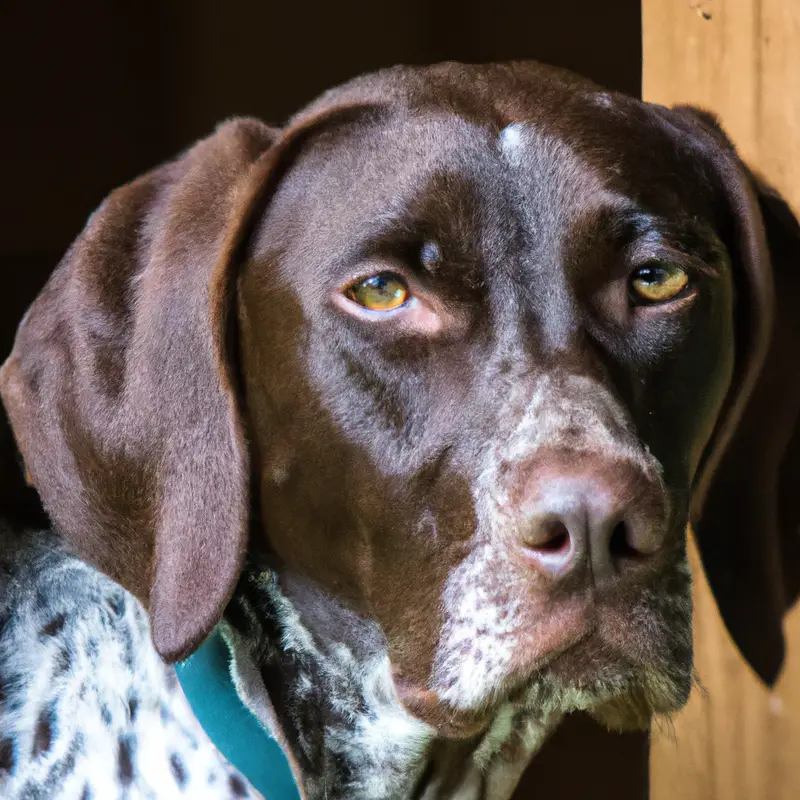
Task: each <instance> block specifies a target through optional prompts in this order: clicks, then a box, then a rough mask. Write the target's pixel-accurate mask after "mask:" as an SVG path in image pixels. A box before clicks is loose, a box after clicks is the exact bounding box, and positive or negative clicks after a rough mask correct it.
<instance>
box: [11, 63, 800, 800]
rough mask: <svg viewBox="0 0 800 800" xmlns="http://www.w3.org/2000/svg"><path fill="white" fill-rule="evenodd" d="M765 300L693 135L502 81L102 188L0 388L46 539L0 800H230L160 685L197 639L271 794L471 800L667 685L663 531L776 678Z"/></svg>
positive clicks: (490, 68) (788, 232)
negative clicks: (274, 753) (564, 728)
mask: <svg viewBox="0 0 800 800" xmlns="http://www.w3.org/2000/svg"><path fill="white" fill-rule="evenodd" d="M798 302H800V232H799V229H798V225H797V221H796V219H795V218H794V216H793V215H792V213H791V211H790V210H789V207H788V206H787V205H786V203H785V202H784V201H783V200H782V199H781V198H780V197H779V196H778V195H777V194H776V193H775V192H774V191H773V190H772V189H771V188H769V187H768V186H766V184H764V182H763V181H762V180H761V179H760V178H758V177H757V176H755V175H754V174H753V173H752V172H751V171H750V170H749V169H748V168H747V167H746V166H745V165H744V164H743V162H742V161H741V160H740V158H739V157H738V155H737V153H736V151H735V149H734V147H733V145H732V144H731V143H730V141H729V140H728V138H727V137H726V135H725V134H724V132H723V130H722V128H721V127H720V125H719V123H718V122H717V120H716V119H715V118H714V117H713V116H712V115H711V114H709V113H707V112H705V111H702V110H698V109H695V108H692V107H676V108H672V109H667V108H664V107H661V106H656V105H650V104H647V103H644V102H641V101H639V100H637V99H633V98H630V97H627V96H623V95H620V94H616V93H613V92H608V91H605V90H603V89H602V88H600V87H598V86H596V85H594V84H592V83H591V82H589V81H587V80H585V79H583V78H580V77H578V76H575V75H572V74H571V73H568V72H565V71H562V70H559V69H555V68H549V67H545V66H542V65H539V64H536V63H533V62H519V63H509V64H499V65H480V66H470V65H462V64H454V63H447V64H441V65H436V66H431V67H424V68H423V67H414V68H412V67H398V68H392V69H387V70H384V71H381V72H378V73H375V74H371V75H368V76H365V77H360V78H357V79H355V80H353V81H351V82H349V83H347V84H345V85H343V86H341V87H339V88H337V89H334V90H332V91H330V92H328V93H326V94H324V95H323V96H322V97H321V98H319V99H318V100H316V101H314V102H312V103H311V104H310V105H309V106H308V107H306V108H305V109H304V110H303V111H301V112H300V113H299V114H297V115H296V116H295V117H294V118H293V119H292V120H290V121H289V123H288V124H287V125H286V126H285V127H283V128H272V127H269V126H267V125H265V124H264V123H262V122H260V121H258V120H254V119H235V120H232V121H229V122H227V123H225V124H223V125H221V126H220V127H219V128H218V129H217V130H216V132H214V133H213V134H212V135H211V136H210V137H209V138H207V139H205V140H203V141H201V142H199V143H198V144H196V145H195V146H194V147H192V148H191V149H190V150H188V151H187V152H185V153H184V154H183V155H181V156H180V157H178V158H177V159H176V160H175V161H173V162H171V163H169V164H167V165H165V166H162V167H160V168H158V169H156V170H155V171H153V172H151V173H149V174H147V175H145V176H143V177H141V178H139V179H138V180H136V181H134V182H133V183H131V184H129V185H127V186H124V187H122V188H120V189H117V190H116V191H115V192H113V193H112V194H111V195H110V196H109V197H108V198H107V199H106V200H105V202H104V203H103V204H102V205H101V206H100V207H99V209H98V210H97V211H96V212H95V213H94V214H93V215H92V216H91V218H90V219H89V221H88V223H87V225H86V228H85V230H84V231H83V233H82V234H81V235H80V237H79V238H78V239H77V241H76V242H75V243H74V244H73V245H72V247H71V249H70V250H69V252H68V253H67V255H66V256H65V258H64V260H63V261H62V263H61V264H60V266H59V267H58V269H57V270H56V271H55V273H54V274H53V275H52V277H51V279H50V281H49V282H48V284H47V286H46V287H45V288H44V290H43V291H42V293H41V294H40V296H39V297H38V298H37V299H36V301H35V302H34V304H33V306H32V307H31V308H30V310H29V311H28V313H27V314H26V316H25V318H24V319H23V321H22V323H21V325H20V328H19V331H18V335H17V339H16V342H15V345H14V349H13V352H12V353H11V355H10V357H9V358H8V360H7V361H6V363H5V365H4V366H3V368H2V374H1V375H0V389H1V391H2V398H3V401H4V404H5V406H6V408H7V411H8V414H9V419H10V421H11V424H12V427H13V430H14V434H15V437H16V440H17V443H18V446H19V450H20V452H21V455H22V458H23V460H24V464H25V468H26V470H27V473H28V475H29V476H30V480H31V482H32V484H33V485H34V486H35V488H36V489H37V491H38V492H39V494H40V496H41V499H42V501H43V503H44V506H45V508H46V510H47V512H48V514H49V515H50V517H51V518H52V521H53V526H54V529H55V531H56V533H57V537H58V538H57V540H56V539H53V538H52V536H50V535H47V534H44V535H40V536H39V537H36V536H34V537H33V540H32V542H33V543H30V544H27V545H25V546H23V547H22V548H21V552H22V553H23V554H25V555H24V556H20V557H18V558H17V559H16V561H15V562H14V563H15V564H16V566H15V567H9V568H8V571H7V575H8V576H9V577H7V579H6V583H7V586H6V596H7V597H10V598H11V600H10V601H8V602H7V603H6V606H5V608H6V611H7V613H8V614H11V615H12V616H11V617H10V622H9V623H8V624H7V626H6V628H4V633H3V636H4V639H3V640H2V642H0V647H1V648H2V649H0V655H1V657H2V660H0V671H3V670H5V671H8V670H9V669H10V667H9V664H11V663H12V662H13V664H22V665H24V668H22V669H16V670H15V672H14V675H15V676H16V677H15V679H14V681H13V686H9V685H8V681H7V680H6V682H5V684H4V686H5V689H4V693H5V698H6V700H5V704H6V705H5V706H4V711H3V716H1V717H0V725H2V726H3V737H5V740H7V741H11V742H12V744H13V747H12V745H8V746H7V747H6V756H5V761H6V778H5V779H6V781H7V782H8V783H7V786H9V787H13V788H12V789H9V790H8V792H7V793H6V794H4V796H12V797H23V796H24V797H29V796H30V797H33V796H48V797H72V796H75V797H86V798H88V797H111V796H116V795H115V794H114V792H118V793H120V796H131V797H159V798H160V797H171V796H173V794H175V795H176V796H179V794H180V792H181V791H185V790H186V782H191V781H195V783H194V784H191V785H192V786H197V787H199V786H200V783H201V782H202V780H206V778H208V780H207V781H206V782H207V783H208V785H209V786H211V785H213V786H216V787H218V791H219V792H220V794H219V795H212V796H215V797H216V796H220V797H225V796H236V795H237V793H241V792H249V791H250V789H249V788H248V787H247V785H246V782H245V781H244V779H243V778H242V777H241V776H239V775H238V774H237V773H236V772H235V771H234V770H231V768H230V767H228V766H227V765H226V764H225V763H224V760H222V759H221V757H220V756H218V755H216V754H215V752H214V751H213V747H212V746H211V745H209V744H207V743H206V741H205V739H204V738H203V735H202V731H200V730H198V728H197V725H196V724H195V723H194V722H193V720H192V719H191V714H190V713H189V712H188V711H187V710H186V709H185V708H183V705H182V704H183V703H184V701H183V699H182V697H181V695H180V692H178V691H176V690H175V688H174V680H172V679H171V678H170V677H169V676H170V674H171V667H169V666H167V665H169V664H172V663H175V662H179V661H181V660H183V659H185V658H186V657H187V656H189V655H190V654H192V653H193V652H195V651H196V649H197V648H198V647H199V646H200V645H201V643H203V642H204V641H205V640H206V639H207V637H208V636H209V634H210V633H211V632H212V631H213V630H221V631H222V634H223V636H224V637H225V641H226V642H227V645H228V647H229V648H230V651H231V653H232V659H233V667H232V671H233V674H234V677H235V682H236V685H237V690H238V692H239V695H240V697H241V698H242V700H243V702H244V703H245V704H246V705H248V707H249V708H250V710H251V711H252V712H253V714H255V715H256V716H257V717H258V718H259V720H260V721H261V723H262V724H263V725H264V727H265V728H266V729H267V730H269V731H270V733H271V735H272V736H273V737H274V738H275V740H276V741H278V742H279V743H280V744H281V746H282V748H283V750H284V752H285V754H286V756H287V758H288V760H289V763H290V765H291V769H292V771H293V775H294V778H295V780H296V783H297V785H298V787H299V791H300V793H301V796H303V797H307V798H313V799H316V798H336V797H342V798H344V797H346V798H354V799H355V800H358V799H363V800H366V799H367V798H376V799H377V798H427V799H428V800H431V799H432V798H445V797H453V798H455V797H457V798H487V799H491V800H503V799H504V798H509V797H511V796H512V794H513V792H514V789H515V786H516V785H517V782H518V780H519V777H520V775H521V774H522V772H523V770H524V769H525V767H526V766H527V765H528V763H529V762H530V760H531V759H532V758H533V757H534V755H535V753H536V751H537V750H538V749H539V747H540V746H541V744H542V743H543V742H544V741H545V739H546V738H547V737H548V736H549V734H550V733H551V732H552V731H553V730H554V729H555V728H556V727H557V726H558V724H559V722H560V720H561V719H562V717H563V715H564V714H566V713H569V712H571V711H575V710H581V711H585V712H587V713H588V714H590V715H591V716H593V717H594V718H596V719H597V720H599V721H601V722H602V723H603V724H605V725H606V726H608V727H609V728H612V729H615V730H626V729H642V728H644V729H646V728H647V727H648V726H649V724H650V722H651V719H652V718H653V717H654V716H656V715H664V714H669V713H671V712H674V711H676V710H677V709H679V708H681V706H682V705H683V704H684V703H685V702H686V700H687V697H688V695H689V692H690V689H691V685H692V680H693V667H692V637H691V579H690V573H689V569H688V566H687V560H686V530H687V525H688V524H689V523H690V522H691V523H692V525H693V528H694V531H695V533H696V535H697V539H698V543H699V545H700V549H701V553H702V555H703V558H704V562H705V566H706V569H707V571H708V575H709V579H710V581H711V583H712V586H713V588H714V591H715V594H716V597H717V600H718V602H719V605H720V609H721V611H722V613H723V615H724V617H725V619H726V622H727V624H728V626H729V629H730V630H731V633H732V634H733V635H734V637H735V638H736V640H737V642H738V644H739V646H740V647H741V648H742V650H743V652H744V653H745V655H746V656H747V657H748V658H749V660H750V662H751V663H752V664H753V665H754V667H755V668H756V669H757V670H758V671H759V673H760V674H761V675H762V676H763V677H764V678H765V679H766V680H774V678H775V676H776V675H777V672H778V670H779V668H780V664H781V659H782V655H783V650H782V647H783V644H782V635H781V625H780V620H781V616H782V614H783V612H784V610H785V609H786V608H787V607H788V606H789V605H790V604H791V603H792V602H793V601H794V598H795V597H796V595H797V592H798V585H799V584H800V580H799V576H798V571H797V569H796V566H794V565H797V564H800V559H797V558H796V556H798V527H799V523H800V503H798V502H797V500H796V497H797V492H796V490H795V487H794V482H795V480H796V479H797V478H799V477H800V428H798V427H797V419H798V410H799V409H800V370H798V369H797V368H796V355H795V349H796V345H797V343H798V342H800V335H799V334H800V323H798V321H797V320H798V316H797V314H796V308H797V303H798ZM25 541H28V539H26V540H25ZM56 541H58V542H61V543H62V544H58V545H56V544H55V542H56ZM37 542H38V544H37ZM65 548H67V549H68V550H69V552H67V550H66V549H65ZM87 565H91V569H90V568H89V566H87ZM70 572H72V573H76V574H75V577H73V578H69V580H67V577H66V575H67V574H68V573H70ZM77 573H80V575H82V576H83V577H80V576H78V574H77ZM14 575H19V576H22V577H17V578H14V577H13V576H14ZM59 575H63V576H64V577H59ZM65 586H69V587H71V589H70V590H69V591H67V589H66V588H63V587H65ZM78 587H82V588H78ZM118 587H121V588H118ZM123 589H124V592H123V591H122V590H123ZM76 592H77V595H78V596H79V600H75V599H74V597H75V596H76V594H75V593H76ZM70 598H72V599H70ZM81 598H82V599H81ZM37 604H38V605H37ZM80 609H83V611H81V610H80ZM14 620H16V621H14ZM91 630H93V631H94V633H93V634H91V633H90V632H89V631H91ZM64 637H66V639H65V638H64ZM120 641H122V642H123V644H122V645H121V644H120ZM131 641H132V642H134V645H132V646H130V647H129V646H128V645H125V644H124V642H131ZM150 641H152V649H151V645H150ZM92 644H93V645H94V646H95V648H98V649H99V651H100V654H99V655H98V654H96V653H93V652H91V648H90V645H92ZM62 651H63V652H67V653H68V654H70V655H69V656H68V657H66V658H65V659H63V658H62V661H61V662H60V661H59V655H58V654H59V652H62ZM26 652H27V653H39V655H38V656H35V657H34V658H30V657H28V658H27V660H26V658H25V655H24V654H25V653H26ZM126 652H127V653H128V656H126V655H125V653H126ZM131 653H134V655H131ZM155 654H157V655H158V656H160V658H156V655H155ZM106 657H107V661H103V659H105V658H106ZM100 662H103V663H107V664H108V667H107V668H106V667H97V668H95V666H94V665H97V664H99V663H100ZM122 675H124V679H123V678H121V677H120V676H122ZM62 686H71V687H77V688H76V689H75V690H74V691H69V692H61V693H57V694H55V695H54V694H53V691H51V690H50V689H47V690H45V687H50V688H52V687H62ZM82 687H88V688H87V690H86V691H85V692H82V691H81V688H82ZM131 694H133V695H135V696H136V698H137V702H136V704H135V705H136V712H135V713H134V712H133V711H131V709H130V708H129V705H130V696H131ZM10 698H13V703H11V702H10ZM104 698H105V699H104ZM114 698H116V699H114ZM43 703H44V704H45V705H43ZM104 703H105V705H107V706H109V707H111V706H112V705H113V706H114V707H115V708H116V709H117V711H112V712H111V716H112V717H113V721H112V722H111V723H110V724H109V725H108V726H105V727H104V726H103V725H102V724H99V723H97V720H98V719H99V720H101V721H102V715H103V705H104ZM48 704H49V705H48ZM145 705H147V708H145V707H144V706H145ZM12 706H13V708H12ZM161 706H165V707H166V708H167V713H164V714H161V715H159V713H158V709H159V707H161ZM181 708H183V710H180V709H181ZM9 709H11V710H10V711H9ZM43 713H45V714H46V715H47V716H45V717H44V719H46V724H45V725H44V728H45V729H46V730H45V731H44V733H43V732H42V723H41V720H42V719H43V716H42V714H43ZM65 719H69V720H70V722H69V724H63V721H64V720H65ZM144 719H146V720H147V724H148V725H150V726H151V728H150V730H156V729H158V730H161V733H153V732H151V733H147V732H145V730H144V729H143V728H141V727H139V726H141V725H143V724H144V723H143V722H142V720H144ZM164 719H167V720H169V724H170V725H172V726H173V727H172V728H170V729H169V731H173V732H169V733H164V730H166V729H165V728H163V726H164V725H166V724H167V723H166V722H164V721H163V720H164ZM159 726H161V727H159ZM60 730H64V731H68V732H69V735H67V734H66V733H65V734H64V735H61V734H60V733H59V731H60ZM3 737H0V738H3ZM126 737H127V738H126ZM137 737H138V740H137ZM147 737H150V740H151V741H163V742H170V744H169V745H167V744H165V745H164V747H163V750H161V751H160V755H159V754H154V753H153V752H152V748H151V749H150V751H149V753H150V754H149V755H148V756H146V755H144V754H145V752H146V751H147V747H145V745H144V744H143V742H144V740H145V739H146V738H147ZM137 741H138V744H137ZM192 741H194V743H195V745H196V747H198V748H199V749H200V751H202V753H204V754H205V755H203V756H202V757H200V758H196V759H194V760H193V761H192V760H191V758H190V756H191V753H192V752H195V751H192V749H191V742H192ZM181 743H186V744H185V746H184V744H181ZM204 748H205V749H204ZM9 752H13V758H12V757H11V756H9V755H8V753H9ZM192 758H193V757H192ZM153 759H156V760H158V759H160V762H159V764H160V766H158V767H157V768H156V767H154V766H153V763H154V762H153ZM175 759H177V762H176V761H175ZM10 760H11V761H13V764H11V766H9V761H10ZM145 762H146V763H145ZM175 763H177V764H178V765H179V766H178V767H175ZM192 764H194V765H196V766H194V767H192ZM206 764H210V765H211V766H210V767H209V768H208V769H206V767H205V766H202V767H201V766H200V765H206ZM44 765H46V768H45V766H44ZM198 771H200V772H202V776H201V777H198V776H197V774H196V773H197V772H198ZM78 774H79V776H80V778H79V779H78V778H75V779H74V780H73V777H74V776H75V775H78ZM156 775H158V776H160V777H158V778H156V777H154V776H156ZM211 775H213V776H214V777H213V783H209V782H210V781H211ZM48 776H49V777H48ZM53 776H55V777H53ZM95 776H97V777H95ZM47 781H49V783H48V784H47V785H48V788H47V789H46V790H44V789H42V788H41V787H42V786H44V785H45V783H46V782H47ZM104 781H105V783H104ZM25 786H27V787H28V788H27V789H23V787H25ZM103 786H106V787H109V788H105V789H104V788H101V787H103ZM55 787H63V788H55ZM25 791H27V792H28V794H25ZM37 791H38V792H39V794H36V792H37ZM207 791H209V789H208V786H206V788H205V789H203V790H202V792H207ZM70 792H74V793H75V794H70ZM81 792H83V794H81ZM125 792H127V793H128V794H127V795H126V794H125ZM202 792H201V790H200V788H196V789H193V790H192V791H191V792H190V796H192V797H201V796H202V797H205V796H207V794H204V793H202ZM9 793H10V794H9Z"/></svg>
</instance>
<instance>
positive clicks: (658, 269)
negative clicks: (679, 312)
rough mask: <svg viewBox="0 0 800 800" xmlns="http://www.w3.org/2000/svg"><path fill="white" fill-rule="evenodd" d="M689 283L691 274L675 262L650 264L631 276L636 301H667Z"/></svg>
mask: <svg viewBox="0 0 800 800" xmlns="http://www.w3.org/2000/svg"><path fill="white" fill-rule="evenodd" d="M688 285H689V276H688V275H687V274H686V273H685V272H684V271H683V270H682V269H681V268H680V267H676V266H675V265H673V264H648V265H647V266H646V267H640V268H639V269H637V270H636V272H634V273H633V275H632V276H631V291H632V294H633V299H634V301H636V300H639V301H642V300H643V301H644V302H645V303H666V302H667V301H668V300H672V299H673V298H674V297H677V296H678V295H679V294H680V293H681V292H682V291H683V290H684V289H685V288H686V287H687V286H688Z"/></svg>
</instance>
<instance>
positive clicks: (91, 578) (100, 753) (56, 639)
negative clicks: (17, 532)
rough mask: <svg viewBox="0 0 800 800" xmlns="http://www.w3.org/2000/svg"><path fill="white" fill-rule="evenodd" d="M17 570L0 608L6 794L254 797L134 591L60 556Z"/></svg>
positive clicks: (11, 798)
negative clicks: (153, 635)
mask: <svg viewBox="0 0 800 800" xmlns="http://www.w3.org/2000/svg"><path fill="white" fill-rule="evenodd" d="M0 538H1V537H0ZM14 567H15V568H14V571H12V573H11V574H7V575H6V576H5V578H6V579H7V581H8V585H7V587H6V592H5V596H4V597H3V598H2V604H0V797H3V798H4V800H23V798H25V800H30V799H31V798H42V800H44V799H45V798H47V800H116V799H117V798H120V799H122V798H124V800H139V798H142V800H144V799H145V798H148V799H149V798H154V799H155V800H168V799H170V798H179V797H180V798H184V797H191V798H193V800H194V799H195V798H197V800H223V798H243V797H255V796H257V795H256V794H255V793H254V792H253V790H252V789H251V788H250V787H249V785H248V784H247V782H246V781H245V780H244V779H243V777H242V776H241V775H239V774H238V773H237V772H236V770H234V769H233V768H232V767H231V766H230V765H229V764H228V763H227V762H226V761H225V759H224V758H223V757H222V756H221V755H220V754H219V752H218V751H217V750H216V748H215V747H214V745H213V744H212V743H211V742H210V741H209V740H208V738H207V737H206V736H205V734H204V732H203V731H202V730H201V729H200V728H199V726H198V724H197V722H196V720H195V719H194V717H193V715H192V714H191V711H190V710H189V708H188V705H187V704H186V701H185V699H184V697H183V695H182V693H181V692H180V689H179V688H178V685H177V681H176V679H175V677H174V672H173V671H172V670H171V669H170V668H167V667H165V666H164V664H163V663H162V662H161V661H160V660H159V658H158V656H157V655H156V653H155V651H154V650H153V647H152V645H151V643H150V635H149V628H148V624H147V619H146V616H145V614H144V612H143V610H142V609H141V607H140V606H139V604H138V603H137V602H136V601H135V600H134V599H133V598H132V597H131V596H130V595H129V594H127V593H126V592H124V591H123V590H121V589H120V588H119V587H117V586H116V585H115V584H113V583H112V582H111V581H109V580H107V579H105V578H103V577H102V576H100V575H99V574H98V573H96V572H95V571H94V570H92V569H90V568H87V567H86V566H84V565H83V564H81V563H80V562H78V561H77V560H75V559H72V558H69V557H65V556H63V555H61V554H59V553H56V552H43V551H35V550H33V551H30V552H26V553H25V555H24V557H23V558H20V559H18V560H17V562H15V565H14Z"/></svg>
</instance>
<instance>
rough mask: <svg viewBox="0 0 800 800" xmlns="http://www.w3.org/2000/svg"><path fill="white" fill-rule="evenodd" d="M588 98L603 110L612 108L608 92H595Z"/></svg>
mask: <svg viewBox="0 0 800 800" xmlns="http://www.w3.org/2000/svg"><path fill="white" fill-rule="evenodd" d="M590 97H591V99H592V100H593V101H594V102H595V104H596V105H598V106H602V107H603V108H612V107H613V105H614V104H613V102H612V101H611V97H609V95H608V92H595V93H594V94H593V95H590Z"/></svg>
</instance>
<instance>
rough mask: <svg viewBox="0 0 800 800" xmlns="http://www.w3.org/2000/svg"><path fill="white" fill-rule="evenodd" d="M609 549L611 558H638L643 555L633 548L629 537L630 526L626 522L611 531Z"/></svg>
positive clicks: (618, 524) (619, 523) (620, 523)
mask: <svg viewBox="0 0 800 800" xmlns="http://www.w3.org/2000/svg"><path fill="white" fill-rule="evenodd" d="M608 549H609V551H610V553H611V558H613V559H616V558H636V557H637V556H640V555H641V553H639V551H638V550H637V549H636V548H635V547H633V546H632V545H631V543H630V537H629V536H628V526H627V525H626V524H625V522H624V521H620V522H618V523H617V524H616V525H615V526H614V530H613V531H611V539H610V540H609V542H608Z"/></svg>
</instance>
